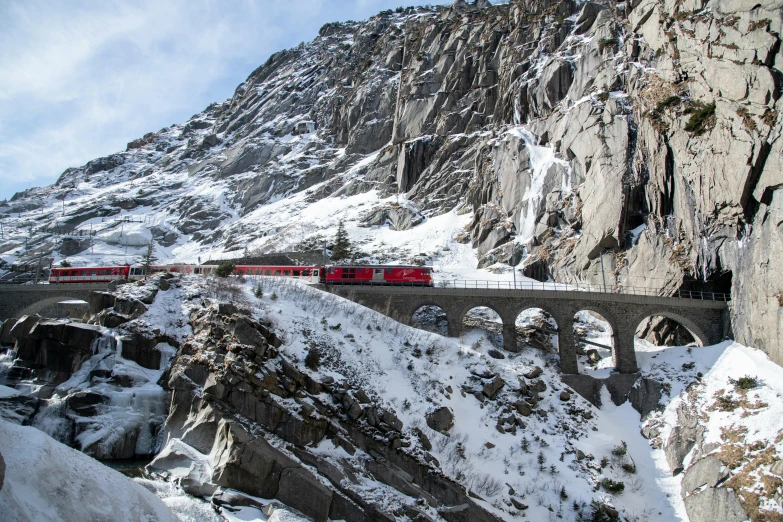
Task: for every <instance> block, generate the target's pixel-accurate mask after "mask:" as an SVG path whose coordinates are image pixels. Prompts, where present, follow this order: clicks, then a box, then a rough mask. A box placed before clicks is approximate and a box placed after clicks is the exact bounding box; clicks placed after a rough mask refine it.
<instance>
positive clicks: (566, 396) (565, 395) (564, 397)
mask: <svg viewBox="0 0 783 522" xmlns="http://www.w3.org/2000/svg"><path fill="white" fill-rule="evenodd" d="M560 400H561V401H563V402H565V401H568V400H571V394H570V393H568V392H567V391H565V390H563V391H561V392H560Z"/></svg>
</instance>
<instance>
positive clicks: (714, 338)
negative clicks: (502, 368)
mask: <svg viewBox="0 0 783 522" xmlns="http://www.w3.org/2000/svg"><path fill="white" fill-rule="evenodd" d="M318 286H319V288H321V289H322V290H325V291H328V292H331V293H334V294H337V295H340V296H342V297H345V298H348V299H350V300H352V301H355V302H356V303H359V304H361V305H364V306H367V307H368V308H372V309H374V310H376V311H378V312H380V313H382V314H384V315H387V316H389V317H391V318H392V319H395V320H396V321H399V322H401V323H403V324H407V325H410V324H411V319H412V317H413V314H414V313H415V312H416V311H417V310H418V309H419V308H421V307H422V306H428V305H430V306H437V307H439V308H441V309H442V310H443V311H444V312H445V313H446V316H447V319H448V334H449V336H450V337H459V336H460V334H461V333H462V332H461V329H462V320H463V318H464V316H465V314H466V313H467V312H468V311H469V310H471V309H472V308H475V307H478V306H485V307H487V308H490V309H492V310H494V311H495V312H497V314H498V315H499V316H500V318H501V320H502V322H503V342H504V348H505V349H506V350H507V351H510V352H515V351H518V347H517V335H516V328H515V323H516V319H517V317H518V316H519V314H520V313H522V312H523V311H525V310H527V309H530V308H540V309H542V310H545V311H547V312H549V313H550V314H551V315H552V316H553V317H554V319H555V322H556V323H557V332H559V333H560V334H561V335H558V344H559V348H560V366H561V371H562V372H563V373H565V374H576V373H578V365H577V353H576V342H575V339H574V336H573V335H570V333H571V332H573V324H574V318H575V315H576V314H577V312H580V311H583V310H589V311H592V312H596V313H598V314H600V315H601V316H603V318H604V319H606V320H607V321H608V322H609V324H610V326H611V329H612V346H613V350H612V359H613V362H614V365H615V368H616V369H617V371H618V372H620V373H626V374H629V373H635V372H636V371H638V367H637V364H636V353H635V351H634V335H635V333H636V328H637V327H638V326H639V324H640V323H641V322H642V321H643V320H644V319H645V318H647V317H651V316H663V317H667V318H669V319H672V320H674V321H677V322H678V323H680V324H681V325H682V326H684V327H685V328H687V329H688V330H689V331H690V332H691V334H693V336H694V338H696V339H697V340H698V342H699V343H701V344H702V345H709V344H715V343H717V342H720V341H721V340H722V339H723V337H724V333H725V332H726V331H727V328H726V326H725V325H728V324H729V323H728V317H727V312H728V303H726V302H725V301H717V300H716V301H713V300H706V299H705V300H702V299H682V298H675V297H657V296H651V295H633V294H616V293H603V292H582V291H569V290H519V289H517V290H512V289H490V288H427V287H424V288H422V287H395V286H333V285H318ZM107 288H108V284H106V283H87V284H69V285H7V286H0V320H5V319H8V318H11V317H21V316H22V315H29V314H35V313H40V314H41V315H49V316H64V315H68V314H69V313H70V315H73V314H74V312H76V313H79V314H82V313H84V312H86V305H85V306H84V307H82V308H80V307H78V306H77V307H74V306H73V305H68V306H63V305H62V304H61V303H62V302H63V301H68V300H81V301H87V300H88V297H89V294H90V292H92V291H105V290H106V289H107Z"/></svg>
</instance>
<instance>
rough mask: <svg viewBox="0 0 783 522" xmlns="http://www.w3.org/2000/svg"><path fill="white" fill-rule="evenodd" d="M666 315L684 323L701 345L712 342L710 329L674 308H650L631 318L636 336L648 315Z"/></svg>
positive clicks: (681, 323)
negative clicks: (673, 309)
mask: <svg viewBox="0 0 783 522" xmlns="http://www.w3.org/2000/svg"><path fill="white" fill-rule="evenodd" d="M657 316H660V317H665V318H666V319H671V320H672V321H675V322H677V323H679V324H680V325H682V326H683V327H684V328H685V329H686V330H688V332H689V333H690V334H691V335H692V336H693V338H694V339H696V342H697V343H699V346H708V345H710V344H712V342H711V341H712V340H711V338H710V335H709V332H708V330H706V329H705V328H703V327H702V325H700V324H699V323H698V322H696V321H695V320H693V319H691V318H690V317H687V316H686V315H683V314H681V313H678V312H675V311H672V310H663V309H648V310H647V311H646V312H644V313H640V314H638V315H637V316H636V317H634V318H633V319H632V320H631V326H632V327H633V333H634V336H635V335H636V330H637V328H638V327H639V325H640V324H641V323H642V321H644V320H645V319H647V318H648V317H657Z"/></svg>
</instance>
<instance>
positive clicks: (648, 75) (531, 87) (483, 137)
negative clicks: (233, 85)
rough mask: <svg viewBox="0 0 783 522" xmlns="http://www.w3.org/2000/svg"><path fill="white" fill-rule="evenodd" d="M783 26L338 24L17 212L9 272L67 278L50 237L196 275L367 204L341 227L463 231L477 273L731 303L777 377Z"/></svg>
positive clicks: (532, 13) (769, 7)
mask: <svg viewBox="0 0 783 522" xmlns="http://www.w3.org/2000/svg"><path fill="white" fill-rule="evenodd" d="M781 7H783V4H781V3H780V2H779V1H773V0H769V1H766V2H761V3H758V2H744V1H741V0H736V1H727V0H712V1H699V0H693V1H691V0H688V1H685V2H681V1H676V2H675V1H673V0H671V1H663V0H634V1H631V2H625V3H620V4H617V3H613V2H586V3H579V2H572V1H560V2H558V1H552V2H550V1H538V0H536V1H533V0H527V1H521V0H520V1H517V0H513V1H512V2H510V3H509V4H508V5H499V6H489V5H488V2H480V3H479V4H476V5H469V4H468V3H466V2H464V1H462V0H457V1H456V2H455V3H454V4H453V5H452V6H449V7H444V8H440V7H439V8H433V9H424V8H419V9H407V10H401V11H399V12H384V13H381V14H379V15H378V16H376V17H374V18H372V19H370V20H369V21H367V22H362V23H346V24H328V25H326V26H324V27H323V28H322V29H321V31H320V36H319V37H318V38H316V39H315V40H314V41H313V42H311V43H308V44H304V45H301V46H300V47H298V48H295V49H291V50H287V51H282V52H280V53H277V54H275V55H274V56H272V57H271V58H270V59H269V60H268V62H267V63H266V64H264V65H263V66H261V67H259V68H258V69H257V70H256V71H254V72H253V73H252V74H251V75H250V76H249V77H248V79H247V80H246V81H245V82H244V83H243V84H242V85H240V86H239V87H238V88H237V91H236V93H235V94H234V96H233V97H232V98H231V99H230V100H227V101H226V102H224V103H220V104H213V105H211V106H210V107H208V108H207V109H206V110H205V111H204V112H202V113H200V114H197V115H195V116H194V117H193V118H192V119H191V120H189V121H188V122H186V123H185V124H182V125H175V126H172V127H170V128H167V129H162V130H161V131H159V132H157V133H150V134H148V135H145V136H144V137H143V138H141V139H139V140H136V141H134V142H131V143H130V144H129V145H128V150H126V151H125V152H121V153H118V154H115V155H112V156H109V157H106V158H101V159H97V160H94V161H92V162H90V163H88V164H87V165H85V166H83V167H81V168H77V169H69V170H68V171H66V172H65V173H63V175H62V176H61V178H60V179H59V181H58V182H57V184H56V185H54V186H52V187H47V188H45V189H33V190H30V191H27V192H25V193H22V194H18V195H16V196H15V197H14V198H13V199H12V200H11V201H10V202H8V203H7V205H6V206H5V210H4V211H5V212H6V214H7V215H8V217H7V218H6V220H7V221H8V222H9V224H8V227H9V228H10V229H11V230H14V227H15V230H16V231H17V234H15V235H14V234H12V235H11V236H10V239H7V240H6V241H5V243H4V246H3V249H4V251H5V252H6V253H7V255H11V256H13V259H17V260H24V259H25V250H24V248H23V247H22V246H21V244H22V241H23V240H24V239H23V238H24V235H25V234H26V232H24V233H23V231H26V230H27V229H28V228H29V227H33V228H34V230H35V233H34V234H33V237H32V239H30V240H29V242H28V245H27V246H28V248H29V247H32V248H33V249H35V250H34V251H35V255H37V254H38V253H39V252H44V253H46V252H55V253H54V254H53V257H55V258H59V257H61V255H60V254H57V253H56V252H57V250H58V249H60V250H62V249H63V248H66V245H65V243H64V242H61V241H60V240H59V239H58V238H57V237H56V236H55V235H54V233H56V232H58V231H59V232H62V231H66V232H69V233H70V234H71V235H73V233H74V232H73V231H76V233H78V232H79V231H82V232H83V233H86V231H87V228H88V226H90V227H92V226H94V227H95V229H96V230H99V231H98V232H96V233H97V236H96V239H95V240H96V241H98V242H104V243H105V245H107V247H112V248H114V249H115V251H119V250H122V248H123V247H124V248H125V250H126V251H127V249H128V247H130V248H131V250H132V249H133V248H134V247H135V246H138V245H141V244H142V243H145V242H147V241H148V240H150V239H153V240H154V241H156V242H157V244H158V245H159V248H160V253H161V255H165V256H168V257H169V258H171V259H178V260H186V261H196V259H195V258H196V257H200V256H201V254H204V253H206V252H209V255H212V254H215V255H231V252H234V253H235V254H239V253H240V252H241V251H242V250H243V249H244V248H245V247H246V246H249V247H250V248H256V249H259V250H262V251H274V250H284V249H289V248H292V247H302V246H311V245H313V244H319V243H320V241H321V240H322V238H323V237H324V236H326V235H328V233H329V231H330V230H331V229H330V228H329V226H331V225H332V224H330V223H326V222H325V221H324V219H323V216H321V215H317V213H316V212H314V211H312V209H315V208H324V207H323V206H324V205H325V206H328V205H329V204H332V203H331V202H333V201H335V199H336V198H350V197H351V196H354V195H358V194H365V193H366V194H367V198H366V206H365V207H364V208H363V211H364V213H363V214H362V215H361V216H357V217H355V218H354V217H352V216H351V215H350V214H349V213H346V214H345V215H344V216H343V217H345V218H347V219H348V221H349V222H355V223H356V224H363V225H366V226H372V225H379V224H380V225H382V224H383V223H384V222H390V223H392V226H393V227H394V228H395V229H396V230H399V231H404V230H406V229H410V228H411V227H414V229H415V227H416V226H418V224H419V223H422V222H426V221H427V220H429V219H433V218H434V217H435V216H438V215H442V214H444V213H448V212H455V214H460V213H472V218H471V219H472V220H471V222H470V223H469V224H468V226H467V228H466V230H465V232H464V233H463V234H461V235H459V236H458V237H457V238H456V239H458V240H460V241H463V242H470V243H471V244H472V246H473V247H474V248H475V249H476V253H477V258H478V264H479V266H490V265H493V264H495V263H498V262H500V263H513V264H517V263H519V262H521V263H522V266H523V267H534V268H535V270H532V269H531V270H530V271H529V273H537V274H541V273H544V274H548V275H549V276H551V277H553V278H554V279H555V280H558V281H585V282H600V281H601V277H602V276H601V274H602V269H601V261H603V262H604V264H605V265H606V264H608V265H609V267H610V268H606V270H605V271H604V273H605V274H607V276H608V278H609V283H610V284H612V285H615V286H616V287H618V288H623V287H627V286H635V287H645V288H650V289H655V290H659V291H660V292H662V293H665V294H667V293H672V292H674V291H676V290H678V289H682V288H686V289H706V290H717V291H726V292H731V294H732V297H733V303H734V304H733V312H732V324H733V329H734V334H735V336H736V338H737V339H738V340H739V341H740V342H743V343H745V344H748V345H755V346H759V347H763V348H764V349H765V350H767V351H768V352H769V353H770V355H771V356H772V358H773V360H775V361H776V362H778V363H781V362H783V352H781V351H780V343H779V342H778V339H779V335H780V333H779V332H780V328H781V327H780V324H781V322H780V317H781V316H780V314H781V312H780V306H781V304H780V303H781V300H780V293H781V292H782V291H783V281H781V279H780V277H779V275H778V274H779V273H781V267H780V266H778V265H779V263H780V261H778V260H779V259H782V257H781V255H780V254H781V250H783V243H781V241H783V236H781V230H780V226H781V222H782V220H783V217H781V215H782V214H781V212H782V211H781V209H780V201H779V200H780V199H781V196H780V194H779V193H778V189H779V188H780V186H781V183H782V181H783V180H782V178H781V172H782V171H783V156H782V154H783V151H782V147H783V145H782V144H781V143H783V142H782V141H781V138H780V134H781V118H780V114H781V112H782V111H781V102H780V97H781V96H780V95H781V84H782V83H783V75H782V74H781V61H783V54H781V40H780V35H781V27H782V26H783V15H782V14H781V13H783V10H781ZM118 188H121V189H122V190H119V191H118V190H117V189H118ZM394 194H401V195H402V197H403V199H404V205H402V206H390V202H389V201H378V204H377V205H374V204H373V202H374V199H375V198H378V199H379V200H380V199H381V198H387V197H389V196H391V195H394ZM58 198H59V199H58ZM61 199H63V200H64V201H60V200H61ZM275 205H282V206H275ZM275 209H277V210H275ZM281 212H283V213H284V215H285V218H284V219H282V215H283V214H281ZM60 214H62V215H60ZM138 214H144V215H145V216H146V217H145V218H143V219H140V220H138V223H137V224H133V225H131V224H125V225H123V224H121V223H120V219H119V218H121V217H122V216H123V215H125V216H127V215H138ZM131 220H132V219H131ZM99 223H100V224H99ZM350 226H351V223H349V230H350V229H351V228H350ZM122 227H125V228H122ZM401 233H402V232H401ZM402 237H405V236H402ZM77 239H78V238H77ZM403 242H404V241H403ZM61 243H62V244H61ZM373 246H374V247H375V246H377V245H373ZM88 247H89V242H83V243H79V242H78V241H76V240H73V239H71V240H70V241H69V242H68V245H67V248H66V250H67V252H68V253H69V254H68V255H78V254H73V251H74V249H76V250H79V249H82V250H84V249H86V248H88ZM414 249H415V247H411V248H410V249H409V251H408V254H413V253H418V252H415V251H414ZM107 251H111V249H109V250H107ZM437 254H438V253H437V252H430V253H428V255H430V256H436V257H437ZM31 257H33V256H32V255H31V254H30V252H29V251H28V252H27V258H31ZM204 257H206V255H205V256H204ZM398 257H399V256H398Z"/></svg>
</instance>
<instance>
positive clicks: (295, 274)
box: [294, 270, 302, 277]
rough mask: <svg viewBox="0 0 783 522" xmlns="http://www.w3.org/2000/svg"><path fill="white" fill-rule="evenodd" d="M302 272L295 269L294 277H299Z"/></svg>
mask: <svg viewBox="0 0 783 522" xmlns="http://www.w3.org/2000/svg"><path fill="white" fill-rule="evenodd" d="M301 273H302V272H300V271H299V270H294V277H299V276H300V275H301Z"/></svg>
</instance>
